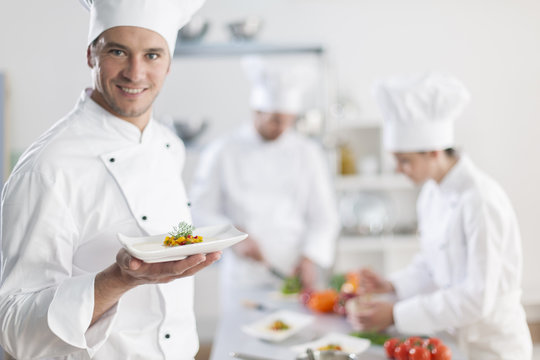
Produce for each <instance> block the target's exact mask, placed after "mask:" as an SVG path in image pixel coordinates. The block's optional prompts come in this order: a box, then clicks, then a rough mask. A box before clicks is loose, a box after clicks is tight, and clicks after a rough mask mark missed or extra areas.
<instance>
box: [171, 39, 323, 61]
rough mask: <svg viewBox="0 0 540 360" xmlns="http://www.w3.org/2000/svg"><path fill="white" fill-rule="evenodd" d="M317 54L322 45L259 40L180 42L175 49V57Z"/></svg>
mask: <svg viewBox="0 0 540 360" xmlns="http://www.w3.org/2000/svg"><path fill="white" fill-rule="evenodd" d="M302 53H305V54H315V55H321V54H323V53H324V48H323V47H322V46H321V45H282V44H280V45H275V44H264V43H259V42H231V43H215V44H200V43H193V44H186V43H178V44H177V46H176V49H175V50H174V57H189V56H193V57H196V56H204V57H212V56H216V57H217V56H242V55H250V54H263V55H264V54H266V55H287V54H296V55H297V54H302Z"/></svg>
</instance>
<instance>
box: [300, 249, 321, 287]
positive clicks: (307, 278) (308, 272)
mask: <svg viewBox="0 0 540 360" xmlns="http://www.w3.org/2000/svg"><path fill="white" fill-rule="evenodd" d="M295 275H298V276H299V277H300V283H301V284H302V289H314V288H315V284H316V281H317V265H315V263H314V262H313V261H311V260H310V259H308V258H307V257H302V258H301V259H300V262H299V263H298V265H297V267H296V269H295Z"/></svg>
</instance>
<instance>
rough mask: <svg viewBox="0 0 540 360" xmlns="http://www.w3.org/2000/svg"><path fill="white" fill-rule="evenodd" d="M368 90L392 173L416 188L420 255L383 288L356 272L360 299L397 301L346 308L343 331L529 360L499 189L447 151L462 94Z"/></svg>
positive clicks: (437, 89) (398, 87)
mask: <svg viewBox="0 0 540 360" xmlns="http://www.w3.org/2000/svg"><path fill="white" fill-rule="evenodd" d="M374 90H375V97H376V99H377V101H378V104H379V106H380V109H381V112H382V115H383V119H384V143H385V147H386V149H387V150H389V151H391V152H392V153H393V154H394V156H395V159H396V161H397V171H398V172H401V173H403V174H405V175H407V176H408V177H409V178H410V179H411V180H412V181H413V182H414V183H415V184H417V185H421V186H422V189H421V192H420V195H419V198H418V202H417V215H418V225H419V236H420V244H421V251H420V253H419V254H418V255H417V256H416V257H415V259H414V261H413V262H412V263H411V264H410V265H409V266H408V267H406V268H405V269H403V270H402V271H399V272H397V273H394V274H392V275H391V276H390V278H389V279H388V280H387V279H384V278H382V277H380V276H378V275H377V274H375V273H374V272H372V271H370V270H367V269H363V270H361V271H360V272H361V276H362V282H363V285H364V290H365V292H366V293H393V294H395V295H396V296H397V299H398V301H397V302H396V303H389V302H382V301H372V302H369V303H365V304H362V306H361V307H358V308H356V309H355V307H349V308H350V309H352V310H353V311H352V312H351V313H349V315H348V317H349V320H350V322H351V323H352V324H353V326H354V327H356V328H362V329H371V330H381V329H384V328H386V327H388V326H390V325H392V324H394V325H395V326H396V329H397V331H398V332H400V333H403V334H417V335H418V334H433V333H436V332H438V331H443V330H450V331H451V332H455V335H456V339H457V341H458V344H459V345H460V348H461V349H462V350H463V351H464V352H465V354H466V355H467V359H482V360H488V359H530V358H531V356H532V344H531V337H530V333H529V330H528V327H527V323H526V319H525V313H524V310H523V307H522V305H521V303H520V298H521V272H522V269H521V267H522V254H521V237H520V232H519V226H518V222H517V219H516V215H515V213H514V210H513V208H512V204H511V203H510V200H509V199H508V197H507V195H506V194H505V192H504V191H503V189H502V188H501V187H500V186H499V185H498V184H497V183H496V182H495V181H494V180H493V179H491V178H490V177H489V176H488V175H486V174H485V173H484V172H482V171H481V170H480V169H479V168H478V167H476V165H475V164H474V163H473V162H472V161H471V159H470V158H469V157H467V156H466V155H465V154H461V153H458V152H457V151H456V150H455V149H454V147H455V142H454V124H453V123H454V120H455V119H457V118H458V117H459V115H460V114H461V112H462V110H463V108H464V107H465V105H466V104H467V103H468V101H469V92H468V91H467V89H466V88H465V87H464V85H463V84H462V83H461V82H460V81H458V80H457V79H455V78H452V77H449V76H446V75H443V74H422V75H415V76H410V77H398V78H391V79H388V80H385V81H381V82H379V83H378V84H377V85H376V86H375V89H374Z"/></svg>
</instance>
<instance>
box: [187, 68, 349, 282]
mask: <svg viewBox="0 0 540 360" xmlns="http://www.w3.org/2000/svg"><path fill="white" fill-rule="evenodd" d="M243 66H244V69H245V71H246V74H247V76H248V79H249V80H250V82H251V85H252V91H251V98H250V105H251V108H252V110H253V119H252V120H251V121H250V122H248V123H246V124H244V125H243V126H241V127H240V128H239V129H237V130H236V131H234V132H233V133H231V134H229V135H228V136H226V137H224V138H221V139H219V140H218V141H217V142H215V143H213V144H211V146H209V148H208V149H207V151H206V152H205V154H204V155H203V157H202V160H201V163H200V165H199V168H198V170H197V172H196V175H195V179H194V182H193V184H192V191H191V202H192V211H193V217H194V223H195V224H196V225H197V226H201V225H205V224H218V223H232V224H234V225H235V226H237V227H239V228H241V229H243V230H244V231H246V232H247V233H248V234H249V238H248V239H246V240H245V241H243V242H242V243H240V244H238V245H237V246H236V247H235V248H234V249H233V251H229V253H228V254H227V255H226V256H225V257H226V259H224V260H223V269H222V271H221V272H222V275H223V276H222V280H223V281H222V286H225V288H226V289H230V288H234V287H237V286H258V285H269V284H277V282H276V280H278V279H276V277H275V275H272V273H271V270H272V272H274V274H275V273H281V274H282V275H285V276H291V275H294V274H297V275H298V276H299V277H300V279H301V281H302V284H303V286H304V287H308V288H309V287H312V286H314V283H315V282H316V281H317V274H318V270H319V269H320V268H323V269H324V268H329V267H330V266H331V265H332V264H333V260H334V256H335V241H336V238H337V235H338V232H339V221H338V216H337V210H336V204H335V198H334V191H333V188H332V186H331V180H330V173H329V170H328V168H327V164H326V163H325V157H324V155H323V151H322V149H321V148H320V147H319V145H318V144H317V143H316V142H314V141H312V140H310V139H308V138H306V137H304V136H302V135H301V134H299V133H297V132H295V131H294V130H293V129H292V127H293V125H294V124H295V121H296V118H297V116H298V115H299V114H300V113H301V112H302V110H303V109H302V107H303V99H304V94H305V92H306V90H307V89H308V87H309V86H311V85H312V84H313V83H314V82H315V81H314V79H315V76H316V75H315V74H314V72H313V71H311V69H309V68H307V67H303V66H299V65H292V66H283V64H276V63H275V62H273V63H272V62H269V61H263V60H262V59H261V58H259V57H248V58H245V59H243ZM278 281H281V280H278Z"/></svg>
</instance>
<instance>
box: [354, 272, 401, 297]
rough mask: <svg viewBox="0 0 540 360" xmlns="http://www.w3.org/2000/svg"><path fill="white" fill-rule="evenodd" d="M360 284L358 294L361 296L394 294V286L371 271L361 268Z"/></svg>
mask: <svg viewBox="0 0 540 360" xmlns="http://www.w3.org/2000/svg"><path fill="white" fill-rule="evenodd" d="M359 274H360V284H359V289H358V290H359V292H360V293H361V295H363V294H384V293H394V292H395V289H394V285H392V283H391V282H390V281H388V280H386V279H385V278H383V277H382V276H380V275H378V274H377V273H375V272H374V271H373V270H371V269H368V268H363V269H360V270H359Z"/></svg>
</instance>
